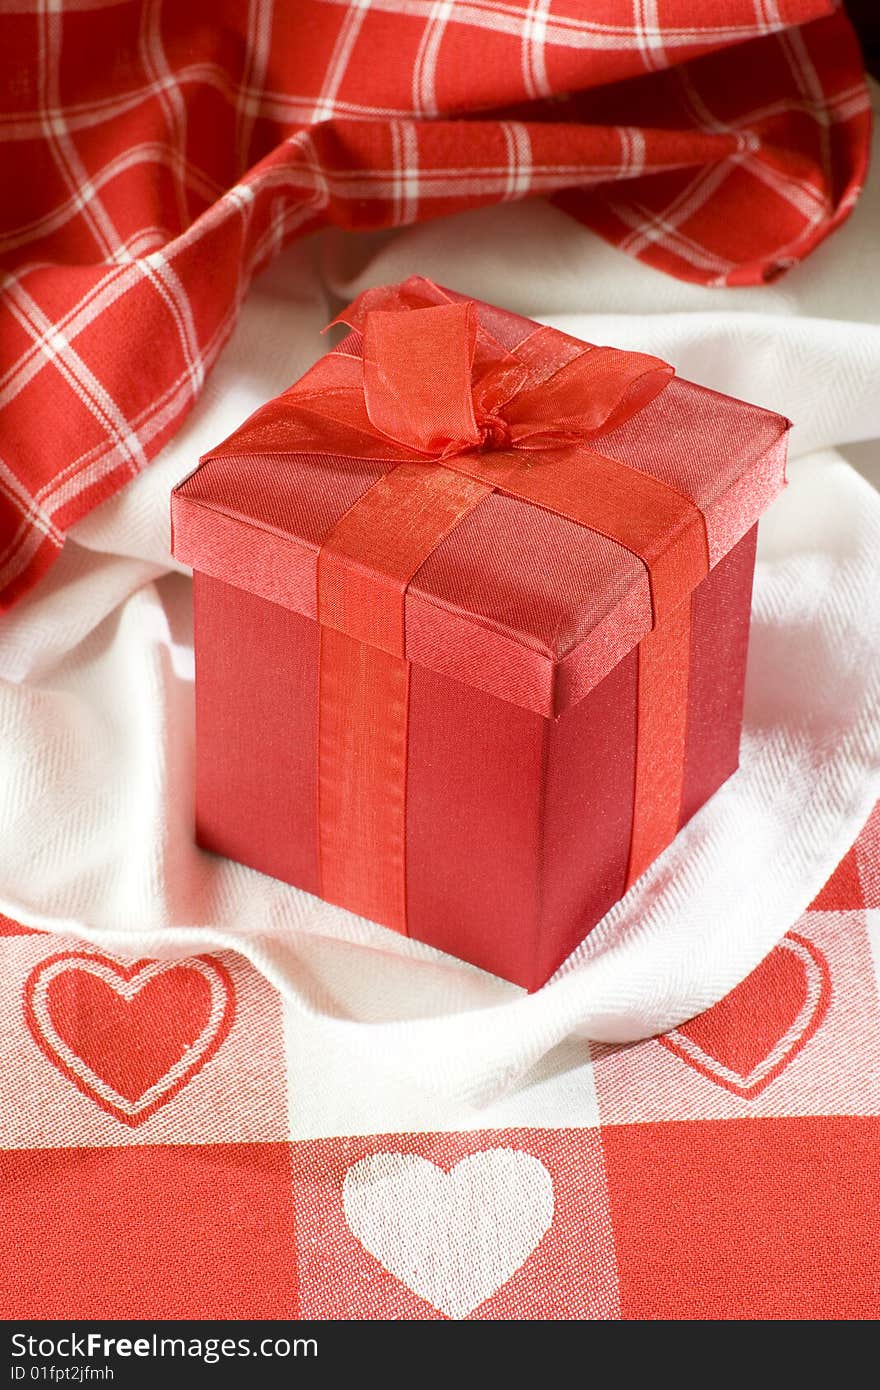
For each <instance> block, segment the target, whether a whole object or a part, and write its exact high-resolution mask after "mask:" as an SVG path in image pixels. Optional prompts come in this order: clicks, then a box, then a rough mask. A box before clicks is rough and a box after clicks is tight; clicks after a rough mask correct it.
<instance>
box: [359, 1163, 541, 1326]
mask: <svg viewBox="0 0 880 1390" xmlns="http://www.w3.org/2000/svg"><path fill="white" fill-rule="evenodd" d="M342 1200H343V1206H344V1209H345V1219H346V1221H347V1222H348V1226H349V1230H350V1231H351V1232H352V1234H353V1235H354V1236H355V1237H356V1238H357V1240H358V1241H359V1242H360V1244H361V1245H362V1246H363V1247H364V1249H365V1250H367V1251H368V1252H369V1254H371V1255H372V1256H373V1257H374V1258H375V1259H377V1260H378V1261H379V1263H380V1264H381V1265H383V1266H384V1268H385V1269H386V1270H388V1272H389V1273H390V1274H393V1275H394V1277H395V1279H398V1280H399V1281H400V1282H401V1283H402V1284H404V1285H405V1286H406V1287H407V1288H408V1289H410V1290H411V1291H412V1292H413V1293H415V1294H417V1295H418V1297H419V1298H423V1299H424V1300H425V1301H426V1302H427V1303H430V1304H431V1305H432V1306H433V1307H434V1308H437V1309H438V1310H439V1311H440V1312H441V1313H445V1314H446V1316H447V1317H449V1318H466V1317H467V1316H468V1314H469V1313H472V1312H473V1311H474V1309H475V1308H478V1307H479V1305H480V1304H481V1303H485V1301H486V1299H487V1298H491V1297H492V1295H493V1294H494V1293H497V1291H498V1289H500V1288H501V1286H502V1285H503V1284H506V1283H507V1281H508V1280H509V1279H510V1278H511V1277H512V1276H513V1275H514V1274H515V1273H516V1271H517V1270H518V1269H520V1268H521V1266H522V1265H523V1264H524V1263H525V1261H526V1260H527V1259H528V1257H529V1255H530V1254H531V1253H532V1251H533V1250H534V1249H535V1248H536V1246H537V1245H538V1244H539V1243H540V1241H541V1240H542V1238H543V1236H544V1235H545V1234H546V1232H547V1231H548V1229H549V1227H550V1225H551V1223H552V1221H553V1211H554V1194H553V1181H552V1179H551V1177H550V1174H549V1173H548V1171H547V1169H546V1168H545V1167H544V1164H543V1163H541V1161H540V1159H537V1158H535V1156H534V1155H533V1154H529V1153H524V1152H522V1151H521V1150H519V1149H502V1148H499V1149H485V1150H483V1151H482V1152H481V1153H476V1154H470V1155H469V1156H468V1157H467V1158H463V1159H461V1161H460V1162H459V1163H456V1165H455V1166H454V1167H453V1168H451V1169H450V1170H449V1171H448V1172H447V1171H445V1170H444V1169H443V1168H440V1167H438V1166H437V1164H435V1163H431V1162H429V1161H428V1160H427V1159H425V1158H421V1157H419V1155H418V1154H404V1153H376V1154H370V1155H369V1156H368V1157H367V1158H362V1159H361V1160H360V1161H359V1162H358V1163H355V1164H354V1165H353V1166H352V1167H351V1168H349V1170H348V1172H347V1173H346V1175H345V1181H344V1184H343V1191H342Z"/></svg>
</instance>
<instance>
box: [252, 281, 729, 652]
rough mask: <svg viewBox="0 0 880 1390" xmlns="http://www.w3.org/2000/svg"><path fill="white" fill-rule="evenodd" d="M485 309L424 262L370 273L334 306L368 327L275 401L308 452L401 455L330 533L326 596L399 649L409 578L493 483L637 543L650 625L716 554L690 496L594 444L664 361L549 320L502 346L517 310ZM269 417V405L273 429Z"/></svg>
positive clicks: (336, 617)
mask: <svg viewBox="0 0 880 1390" xmlns="http://www.w3.org/2000/svg"><path fill="white" fill-rule="evenodd" d="M491 314H492V311H491V310H486V309H485V308H483V309H479V310H478V307H477V305H476V304H475V303H474V302H473V301H472V300H458V301H454V300H452V299H451V298H450V297H449V295H448V294H446V293H445V292H444V291H443V290H441V289H440V288H439V287H438V286H437V285H434V284H432V283H431V282H430V281H429V280H423V279H421V278H419V277H413V278H412V279H410V280H407V281H405V282H404V283H403V284H402V285H394V286H384V287H381V288H378V289H370V290H367V291H365V292H364V293H363V294H361V295H360V296H359V297H358V298H357V299H356V300H355V301H354V303H353V304H352V305H350V306H349V308H348V309H346V310H344V311H343V313H342V314H340V315H339V317H338V318H337V319H335V320H334V323H338V322H343V323H346V324H347V325H348V326H349V327H350V328H351V329H353V330H354V332H355V333H356V334H357V335H358V338H359V341H358V340H357V339H355V340H349V341H348V343H343V344H342V345H341V347H340V348H338V349H336V350H335V351H334V352H331V353H330V354H329V355H328V356H327V357H326V358H324V359H323V361H322V363H321V372H320V387H316V386H315V385H313V384H312V383H311V382H310V379H309V376H308V375H307V376H306V377H304V378H303V380H302V381H301V382H299V383H297V384H296V385H295V386H293V387H291V388H290V390H289V391H287V392H285V393H284V395H283V396H281V397H279V398H278V400H277V401H276V402H275V403H274V405H273V408H274V409H276V410H277V412H278V416H277V421H278V429H279V431H280V430H281V429H282V428H283V433H284V437H285V439H286V440H291V439H293V440H294V441H295V449H296V452H297V453H298V454H319V455H323V456H327V455H332V456H335V457H336V458H339V459H344V458H358V459H379V460H382V461H383V462H385V463H388V464H389V465H391V467H390V468H389V471H388V472H386V473H385V474H384V475H383V477H382V478H380V480H379V481H378V482H377V483H375V484H374V486H373V487H372V488H370V489H368V491H367V492H366V493H364V494H363V496H361V497H360V498H359V499H358V500H357V502H355V504H354V505H353V506H352V507H351V508H350V509H349V511H348V512H346V513H345V514H344V515H343V516H342V517H341V518H340V520H339V521H338V522H337V523H336V525H335V526H334V527H333V529H332V530H331V532H330V534H329V535H328V536H326V537H325V539H324V543H323V546H322V548H321V553H320V557H319V562H318V603H317V612H318V617H319V620H320V622H321V623H322V624H323V625H325V626H328V627H334V628H337V629H338V630H340V631H342V632H346V633H348V635H349V636H352V637H355V638H357V639H358V640H360V641H364V642H368V643H370V644H372V645H374V646H378V647H380V648H382V649H384V650H386V651H388V652H391V653H393V654H395V655H401V656H402V655H404V654H405V650H406V638H405V632H404V596H405V591H406V587H407V585H408V584H409V581H410V580H411V579H412V577H413V575H414V574H415V572H416V570H417V569H418V568H419V567H420V565H422V564H423V563H424V561H425V560H426V559H427V557H428V556H429V555H430V554H431V552H432V551H433V550H434V549H436V547H437V546H438V545H439V544H440V543H441V542H442V541H443V539H444V538H445V537H446V536H447V535H448V534H449V532H450V531H451V530H452V529H453V528H454V527H455V526H456V525H457V524H458V523H459V522H460V521H462V520H463V518H464V517H465V516H466V515H467V514H468V512H470V511H471V510H473V508H474V507H475V506H477V505H479V503H480V502H481V501H482V500H483V499H484V498H485V497H486V496H487V494H488V493H489V492H492V491H499V492H503V493H506V494H507V495H509V496H513V497H517V498H519V499H520V500H521V501H523V502H526V503H529V504H530V505H533V506H537V507H542V508H544V509H545V510H546V511H550V512H555V513H556V514H557V515H559V516H561V517H564V518H565V519H567V520H569V521H572V522H574V523H576V524H577V525H580V526H585V527H587V528H589V529H592V530H594V531H598V532H600V533H601V534H602V535H605V536H607V537H608V538H609V539H611V540H613V541H616V542H617V543H618V544H620V545H622V546H624V547H626V549H628V550H630V551H632V552H633V553H634V554H635V555H637V556H639V557H640V559H641V560H642V561H643V562H644V564H645V565H646V567H647V570H648V577H649V581H650V588H651V601H652V608H653V621H654V625H655V626H656V624H657V623H658V622H660V621H661V620H662V617H663V615H664V614H665V613H667V612H669V611H671V610H672V609H674V608H675V607H677V605H678V604H679V603H680V602H681V601H682V599H683V598H684V597H685V596H686V595H687V594H689V593H690V592H691V590H692V589H693V588H694V587H695V586H696V585H697V584H698V583H699V581H700V580H701V579H702V578H703V576H704V575H705V573H706V572H707V569H708V556H707V545H706V531H705V524H704V520H703V516H702V513H701V512H700V511H699V509H698V508H697V507H696V506H695V504H694V502H693V501H692V499H690V498H688V497H685V496H684V495H683V494H682V493H680V492H678V491H677V490H676V489H675V488H674V487H671V486H670V485H669V484H667V483H665V482H663V481H661V479H659V478H657V477H655V476H653V475H652V474H650V473H646V472H643V471H642V470H641V469H638V468H633V467H631V466H630V465H628V464H625V463H623V462H621V461H620V460H619V459H615V458H613V457H611V456H610V455H606V454H602V453H599V452H597V451H596V449H595V448H594V447H593V441H594V440H595V439H596V438H597V436H598V435H600V434H608V433H609V432H610V431H612V430H614V429H616V428H617V427H618V426H620V425H622V424H624V423H625V422H626V421H628V420H630V419H632V418H633V416H635V415H637V414H638V412H639V411H640V410H643V409H644V408H645V407H646V406H647V405H649V404H650V402H651V401H652V400H653V399H654V398H655V397H656V396H657V395H658V394H659V393H660V392H661V391H663V390H664V388H665V387H666V386H667V385H668V384H669V382H670V381H671V379H672V376H673V369H672V368H671V367H670V366H669V365H668V363H666V362H663V361H661V360H660V359H659V358H657V357H649V356H646V355H645V354H643V353H638V352H621V351H618V350H616V349H614V348H601V347H588V346H586V345H585V344H580V343H577V342H575V341H574V340H573V339H570V338H567V337H565V336H564V335H562V334H560V333H556V332H554V331H553V330H552V329H549V328H537V329H534V328H533V330H532V331H531V332H527V333H526V334H525V335H524V336H523V337H522V338H521V339H520V340H519V341H515V342H514V344H513V346H511V347H508V346H506V345H505V343H504V341H503V339H504V336H505V335H506V336H507V338H508V341H510V326H509V325H510V318H509V316H504V317H501V316H499V317H498V321H497V323H494V322H493V320H492V318H491ZM514 322H516V321H515V320H514ZM493 326H494V327H495V328H496V332H497V336H496V334H495V333H493V332H492V328H493ZM270 425H271V422H270V420H269V419H268V418H267V416H266V414H265V412H264V413H263V414H262V415H261V429H262V430H263V432H264V433H263V438H264V439H265V437H266V436H265V431H266V428H267V426H270ZM246 430H247V427H245V433H246ZM394 465H396V466H394ZM426 465H428V466H426Z"/></svg>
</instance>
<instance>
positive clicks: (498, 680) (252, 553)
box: [172, 280, 790, 717]
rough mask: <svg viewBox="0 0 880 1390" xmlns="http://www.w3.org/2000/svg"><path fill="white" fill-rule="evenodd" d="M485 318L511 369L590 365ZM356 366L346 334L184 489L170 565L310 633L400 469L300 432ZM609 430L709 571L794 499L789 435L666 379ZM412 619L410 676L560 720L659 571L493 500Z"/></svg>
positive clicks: (583, 530)
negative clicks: (696, 532)
mask: <svg viewBox="0 0 880 1390" xmlns="http://www.w3.org/2000/svg"><path fill="white" fill-rule="evenodd" d="M425 283H426V282H421V281H415V280H414V281H412V282H407V286H410V285H413V286H417V287H418V286H421V285H424V284H425ZM407 286H404V287H401V288H402V289H406V288H407ZM435 290H436V293H437V295H438V296H441V297H442V300H443V301H444V302H447V303H455V302H463V300H462V297H461V296H458V295H455V294H454V293H453V292H451V291H444V290H439V289H437V287H433V286H431V287H430V291H431V293H432V294H433V292H434V291H435ZM475 313H476V316H477V320H478V323H479V326H480V330H479V331H483V330H485V331H486V333H487V334H491V335H492V340H493V341H494V342H496V343H500V344H503V348H504V351H505V352H506V353H508V354H511V355H512V357H513V358H516V356H517V354H518V352H520V353H522V352H523V351H524V345H525V344H526V343H528V344H530V350H531V351H534V347H535V343H536V342H537V341H540V343H541V344H547V345H548V346H550V347H551V348H552V350H553V351H554V352H559V351H561V352H562V353H563V355H565V354H566V353H569V354H572V353H575V352H577V353H581V354H582V353H583V352H584V349H585V345H584V344H583V343H580V342H578V341H577V340H575V339H573V338H570V337H569V336H568V335H566V334H562V333H559V332H557V331H556V330H551V329H548V328H539V326H538V325H536V324H534V323H532V322H531V321H530V320H528V319H524V318H522V317H520V316H518V315H515V314H511V313H507V312H505V311H503V310H499V309H496V308H493V307H491V306H488V305H484V304H477V305H476V309H475ZM538 333H540V335H541V337H540V340H538V339H537V338H536V335H537V334H538ZM587 346H588V345H587ZM362 352H363V338H362V336H361V334H360V333H358V332H351V333H349V335H348V337H346V338H345V339H344V340H343V341H342V342H341V343H339V344H338V345H337V346H336V347H335V348H333V349H332V350H331V352H329V353H327V354H326V355H325V356H324V357H322V358H321V359H319V361H318V362H317V363H316V364H315V366H314V367H312V368H311V369H310V371H309V372H308V373H306V375H305V377H303V378H302V379H301V381H300V382H298V383H297V384H296V385H295V386H294V387H291V388H290V390H289V391H288V392H284V393H282V394H281V395H280V396H278V397H277V398H276V399H275V400H273V401H270V402H268V403H267V404H266V405H265V406H263V407H261V408H260V409H259V410H257V411H256V412H255V414H254V415H252V416H251V417H250V419H249V420H247V421H246V422H245V423H244V424H243V425H242V426H241V427H240V428H239V429H237V430H236V431H235V432H234V433H233V434H232V435H230V437H229V438H228V439H227V440H226V441H225V442H224V443H222V444H219V445H218V446H217V447H216V448H214V449H212V450H211V451H210V452H209V453H208V454H206V455H205V456H204V457H203V458H202V460H201V461H200V463H199V464H198V466H197V467H196V469H195V470H194V471H193V472H192V473H191V474H190V475H189V476H188V477H187V478H185V479H184V480H183V481H182V482H181V483H179V484H178V486H177V487H176V488H175V489H174V493H173V497H172V548H173V552H174V554H175V556H176V557H177V558H178V559H180V560H182V561H183V562H184V563H186V564H189V565H191V566H192V567H193V568H194V569H196V570H199V571H200V572H202V573H204V574H207V575H210V576H212V577H214V578H216V579H220V580H224V581H226V582H228V583H230V584H233V585H235V586H237V587H239V588H242V589H245V590H248V591H250V592H253V593H256V594H258V595H260V596H262V597H264V598H266V599H268V600H269V601H271V602H273V603H279V604H282V605H284V606H285V607H287V608H290V609H293V610H294V611H296V612H298V613H300V614H302V615H303V616H304V617H307V618H312V619H316V618H317V570H318V555H319V552H320V550H321V547H322V543H323V542H324V540H325V538H326V537H327V535H328V533H329V532H330V531H331V529H332V528H333V527H334V526H335V525H336V524H337V522H338V521H339V519H340V518H341V517H342V516H343V515H344V514H345V513H346V512H348V510H349V508H351V507H352V506H353V504H354V503H355V502H357V501H358V499H359V498H360V497H362V495H363V494H364V493H365V492H366V491H367V490H368V489H369V488H371V487H372V486H373V485H374V484H375V483H376V482H377V481H378V480H379V479H380V478H382V476H383V475H384V474H386V473H388V472H389V471H390V470H392V469H394V468H395V467H396V466H397V465H398V463H399V462H400V458H399V456H397V457H395V455H394V451H393V450H388V451H387V457H383V456H382V454H383V450H382V449H381V448H380V449H378V450H376V449H373V450H371V451H370V452H371V454H372V455H373V456H362V455H363V454H364V452H365V451H362V450H353V451H351V452H348V453H345V454H340V453H337V452H333V451H328V452H326V453H325V452H319V451H318V449H317V448H316V439H317V444H318V445H320V436H321V426H320V421H318V422H317V423H316V425H315V429H314V430H311V431H306V435H311V437H309V438H304V437H302V436H301V432H300V431H299V429H298V427H297V426H296V425H294V424H293V423H292V417H293V413H294V412H293V403H294V400H295V399H296V397H297V393H299V397H300V398H302V396H303V392H304V391H305V393H306V395H307V396H311V398H312V399H320V395H321V393H322V392H329V393H332V391H333V390H334V381H335V379H336V378H335V376H334V372H336V371H337V370H338V369H340V368H345V369H346V370H351V369H352V359H356V360H358V361H359V359H360V357H361V355H362ZM340 359H345V360H344V361H341V360H340ZM358 369H360V367H359V368H358ZM316 393H317V394H316ZM609 424H610V427H609V428H606V429H603V430H600V431H598V432H596V433H594V434H592V435H591V438H590V441H589V442H590V447H591V448H594V449H600V450H601V453H602V455H604V456H607V457H612V458H613V459H615V460H620V461H622V462H623V463H624V464H626V465H628V466H629V467H630V468H633V469H637V470H640V471H641V472H642V473H645V474H648V475H649V476H650V477H653V478H656V479H659V480H660V482H661V483H664V484H667V485H668V486H669V487H670V488H673V489H675V490H676V491H677V492H678V493H680V494H683V495H684V496H685V497H687V498H690V499H692V501H693V502H694V503H695V504H696V507H697V508H699V510H700V511H701V512H702V514H703V517H704V519H705V532H706V541H707V548H708V563H709V567H710V568H711V567H714V566H715V565H716V564H717V563H718V562H719V561H720V560H721V559H723V557H724V556H725V555H726V554H727V553H728V552H729V551H730V550H731V549H732V548H733V546H734V545H735V544H736V543H737V541H739V540H740V539H741V538H742V537H743V536H744V535H745V534H746V533H747V532H748V531H749V530H750V529H751V528H752V526H753V525H754V524H755V522H756V521H757V520H758V517H759V516H760V514H761V513H762V512H763V511H764V510H765V509H766V507H767V506H768V505H769V503H770V502H771V501H772V500H773V498H774V497H775V496H776V495H777V493H778V492H779V491H780V490H781V488H782V487H783V485H784V481H785V455H786V443H787V433H788V430H789V429H790V422H789V421H788V420H786V419H785V418H784V417H783V416H781V415H777V414H774V413H773V412H771V411H768V410H764V409H761V408H759V407H757V406H754V405H749V404H746V403H745V402H743V401H739V400H736V399H734V398H733V397H730V396H725V395H722V394H719V393H718V392H715V391H711V390H707V389H706V388H704V387H701V386H697V385H695V384H694V383H693V382H689V381H685V380H682V379H680V378H678V377H672V378H671V379H670V380H668V382H667V383H666V384H665V386H664V389H662V390H661V391H660V392H659V394H657V395H655V396H654V397H653V399H650V400H649V401H648V402H647V403H646V404H643V405H642V406H641V407H640V408H639V409H638V410H637V411H636V412H635V413H633V414H631V415H630V417H629V418H628V419H625V420H624V421H623V423H619V422H618V421H617V420H615V419H613V418H612V419H611V420H610V422H609ZM298 444H299V445H300V447H299V448H298V447H297V446H298ZM404 621H405V633H406V656H407V658H408V659H409V660H411V661H412V662H414V663H416V664H419V665H423V666H426V667H428V668H430V669H433V670H435V671H438V672H441V673H443V674H445V675H448V676H451V677H453V678H455V679H458V680H461V681H464V682H466V683H468V684H470V685H473V686H477V687H480V688H482V689H484V690H486V691H488V692H489V693H491V694H493V695H496V696H498V697H500V698H501V699H504V700H508V701H511V702H513V703H515V704H518V705H521V706H523V707H524V708H527V709H531V710H534V711H536V712H538V713H540V714H542V715H544V716H547V717H555V716H558V715H559V714H561V713H562V712H563V711H564V710H565V709H566V708H567V707H568V706H569V705H571V704H574V703H576V702H577V701H579V700H580V699H582V698H583V697H584V696H585V695H586V694H588V693H589V691H590V690H592V689H593V687H594V686H595V685H597V684H598V683H599V682H600V681H601V680H602V679H603V678H604V677H605V676H606V675H607V674H608V673H609V672H610V671H611V670H612V669H613V668H614V667H615V666H616V665H617V663H618V662H619V661H620V660H622V658H623V657H624V656H626V655H627V653H628V652H629V651H631V650H632V648H633V647H634V646H635V645H636V644H637V643H638V642H640V641H641V639H642V638H643V637H644V636H645V635H646V634H647V633H648V632H649V631H650V630H651V626H652V621H653V610H652V597H651V584H650V579H649V571H648V568H647V567H646V564H645V562H644V560H643V559H641V558H640V557H639V555H637V554H634V553H633V551H631V550H630V549H627V548H626V547H625V546H624V545H622V544H620V543H619V542H618V541H616V540H613V539H610V538H609V537H608V536H606V535H603V534H600V533H599V532H598V531H594V530H591V529H588V527H586V526H584V525H581V524H578V523H577V522H574V521H571V520H569V519H567V518H566V517H564V516H560V515H557V514H556V513H555V512H553V511H549V510H545V509H543V508H542V507H541V506H533V505H529V503H528V502H527V501H523V500H522V499H521V498H518V497H515V496H510V495H506V494H505V493H502V492H497V491H493V492H490V493H488V495H486V496H485V497H484V498H483V500H482V501H481V502H480V503H479V505H477V506H476V507H475V508H474V509H473V510H472V511H470V512H469V513H468V514H467V515H466V516H464V517H463V519H462V520H460V521H459V522H458V524H457V525H455V526H454V527H453V529H451V530H450V531H449V533H448V534H447V535H446V536H445V537H444V539H443V540H442V541H441V542H440V544H439V545H438V546H437V547H436V549H435V550H433V552H432V553H431V554H430V555H429V556H428V557H427V559H426V560H424V562H423V563H422V564H421V566H420V568H418V570H417V571H416V573H415V575H414V576H413V578H412V579H411V580H410V581H409V584H408V587H407V589H406V595H405V620H404Z"/></svg>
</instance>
